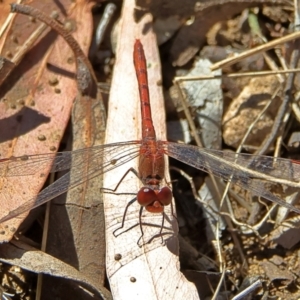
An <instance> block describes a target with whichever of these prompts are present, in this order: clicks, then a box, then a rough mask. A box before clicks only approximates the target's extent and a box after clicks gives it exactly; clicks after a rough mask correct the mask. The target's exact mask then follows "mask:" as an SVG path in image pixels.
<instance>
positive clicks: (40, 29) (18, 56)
mask: <svg viewBox="0 0 300 300" xmlns="http://www.w3.org/2000/svg"><path fill="white" fill-rule="evenodd" d="M51 18H53V19H57V18H58V13H57V12H53V13H51ZM46 28H47V25H46V24H41V25H40V26H39V27H38V28H37V29H36V30H35V31H34V32H33V33H32V34H31V35H30V36H29V38H28V39H27V40H26V41H25V43H24V44H23V45H22V46H21V47H20V49H19V50H18V52H17V53H16V54H15V56H14V57H13V58H12V60H11V61H12V62H13V63H15V64H16V65H17V64H19V63H20V61H21V60H22V58H23V57H24V55H25V54H26V52H27V51H28V49H29V48H31V47H32V46H33V44H34V43H35V42H36V40H37V39H38V38H39V37H40V36H41V35H42V33H43V32H44V31H45V30H46Z"/></svg>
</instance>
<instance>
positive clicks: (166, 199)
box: [137, 186, 172, 213]
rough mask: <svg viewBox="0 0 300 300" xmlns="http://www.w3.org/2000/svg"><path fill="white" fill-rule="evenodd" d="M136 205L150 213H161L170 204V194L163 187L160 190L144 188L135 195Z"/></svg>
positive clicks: (166, 188)
mask: <svg viewBox="0 0 300 300" xmlns="http://www.w3.org/2000/svg"><path fill="white" fill-rule="evenodd" d="M137 201H138V203H139V204H140V205H141V206H143V207H145V208H146V210H147V211H149V212H152V213H161V212H163V211H164V206H166V205H169V204H171V202H172V192H171V190H170V189H169V188H168V187H167V186H165V187H163V188H161V189H152V188H151V187H147V186H144V187H142V188H141V189H140V190H139V192H138V193H137Z"/></svg>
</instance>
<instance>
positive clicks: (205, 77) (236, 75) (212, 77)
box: [174, 68, 300, 83]
mask: <svg viewBox="0 0 300 300" xmlns="http://www.w3.org/2000/svg"><path fill="white" fill-rule="evenodd" d="M299 72H300V68H296V69H289V70H276V71H255V72H242V73H231V74H221V75H198V76H188V77H185V76H177V77H176V78H174V82H175V83H177V82H180V81H195V80H215V79H222V78H241V77H261V76H267V75H277V74H289V73H299Z"/></svg>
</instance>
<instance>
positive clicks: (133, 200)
mask: <svg viewBox="0 0 300 300" xmlns="http://www.w3.org/2000/svg"><path fill="white" fill-rule="evenodd" d="M135 201H136V197H135V198H134V199H132V200H130V201H129V202H128V203H127V205H126V207H125V210H124V213H123V218H122V224H121V226H120V227H118V228H117V229H116V230H114V231H113V235H114V236H115V237H117V236H119V235H120V234H121V233H120V234H116V231H118V230H120V229H122V228H123V227H124V224H125V217H126V214H127V210H128V208H129V206H130V205H131V204H132V203H134V202H135Z"/></svg>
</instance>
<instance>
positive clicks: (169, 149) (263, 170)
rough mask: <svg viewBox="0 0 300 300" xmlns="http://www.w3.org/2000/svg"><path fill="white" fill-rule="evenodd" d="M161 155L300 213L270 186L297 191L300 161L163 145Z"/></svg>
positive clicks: (299, 182)
mask: <svg viewBox="0 0 300 300" xmlns="http://www.w3.org/2000/svg"><path fill="white" fill-rule="evenodd" d="M164 149H165V153H166V154H167V155H169V156H170V157H173V158H175V159H177V160H180V161H182V162H184V163H186V164H188V165H190V166H192V167H194V168H197V169H200V170H202V171H205V172H210V173H212V174H214V175H215V176H217V177H220V178H222V179H224V180H226V181H229V180H230V181H231V182H232V183H235V184H237V185H239V186H241V187H243V188H244V189H247V190H250V191H252V192H253V193H254V194H255V195H257V196H261V197H264V198H266V199H268V200H270V201H273V202H275V203H278V204H280V205H282V206H284V207H287V208H289V209H291V210H293V211H295V212H297V213H299V214H300V209H298V208H296V207H294V206H293V205H291V204H289V203H287V202H285V201H284V200H283V199H281V198H279V197H278V196H276V195H275V192H273V190H274V191H275V189H272V188H274V186H275V185H276V184H281V185H283V186H285V187H294V188H300V162H298V161H293V160H289V159H283V158H274V157H271V156H255V155H251V154H243V153H240V154H236V153H234V152H227V151H218V150H210V149H204V148H199V147H196V146H191V145H184V144H176V143H164Z"/></svg>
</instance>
